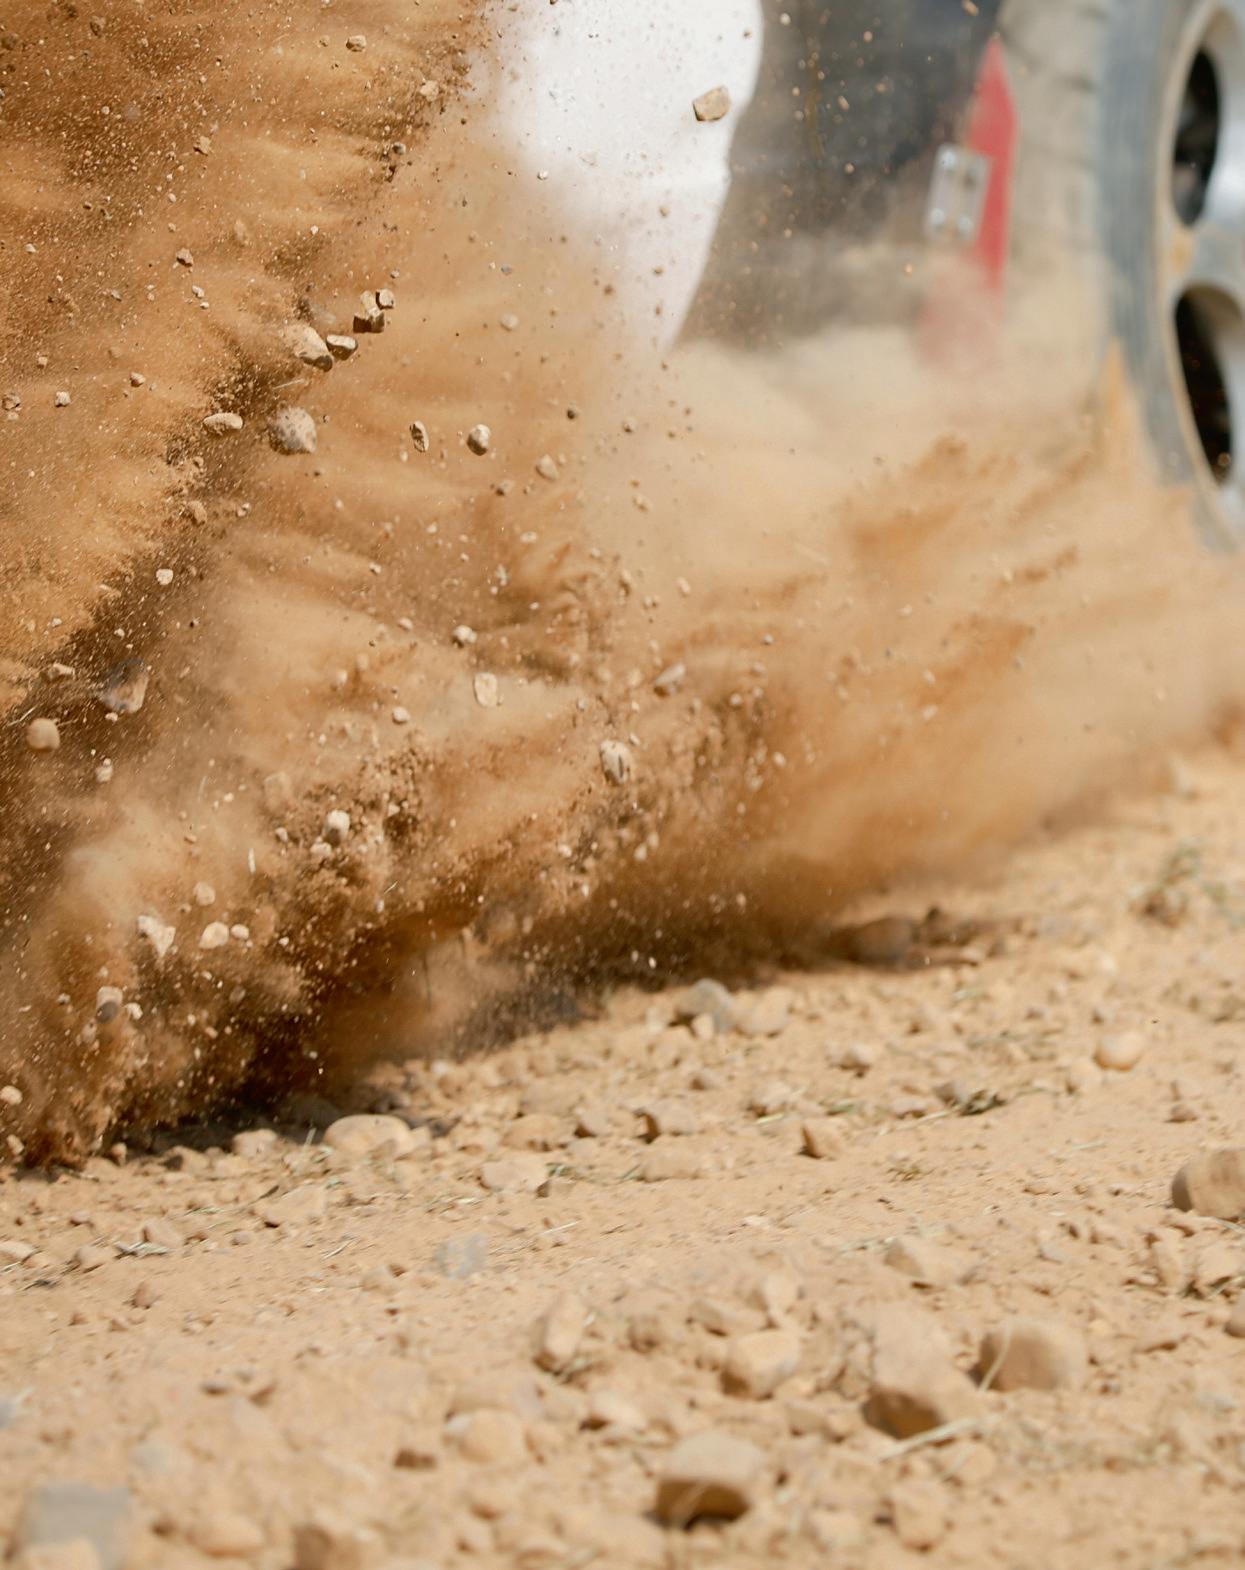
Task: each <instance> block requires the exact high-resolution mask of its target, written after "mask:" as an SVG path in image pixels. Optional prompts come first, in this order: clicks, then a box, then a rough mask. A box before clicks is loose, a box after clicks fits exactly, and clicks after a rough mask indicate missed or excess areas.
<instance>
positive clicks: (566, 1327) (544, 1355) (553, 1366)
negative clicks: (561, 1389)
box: [536, 1292, 588, 1374]
mask: <svg viewBox="0 0 1245 1570" xmlns="http://www.w3.org/2000/svg"><path fill="white" fill-rule="evenodd" d="M587 1324H588V1309H587V1306H586V1304H585V1303H584V1301H583V1299H582V1298H580V1297H578V1296H576V1294H575V1293H574V1292H563V1293H560V1294H559V1296H558V1297H557V1298H555V1299H554V1301H553V1303H552V1304H551V1305H550V1307H549V1309H548V1310H547V1311H546V1312H545V1314H544V1315H543V1316H542V1317H541V1319H540V1321H539V1323H538V1325H537V1327H536V1362H537V1364H538V1365H539V1366H540V1367H541V1368H543V1369H545V1370H547V1371H548V1372H549V1373H551V1374H561V1373H564V1372H565V1371H566V1370H567V1369H568V1368H569V1367H570V1365H571V1364H572V1363H573V1362H574V1360H575V1354H576V1353H577V1352H578V1351H579V1344H580V1342H581V1341H582V1340H583V1338H584V1331H585V1329H586V1328H587Z"/></svg>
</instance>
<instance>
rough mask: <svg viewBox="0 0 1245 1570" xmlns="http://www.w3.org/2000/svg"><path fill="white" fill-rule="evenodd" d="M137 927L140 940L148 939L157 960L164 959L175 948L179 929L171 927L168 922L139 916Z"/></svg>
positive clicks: (152, 917)
mask: <svg viewBox="0 0 1245 1570" xmlns="http://www.w3.org/2000/svg"><path fill="white" fill-rule="evenodd" d="M135 925H136V926H137V928H138V935H139V937H140V938H146V939H147V941H148V943H150V944H151V948H152V952H153V953H154V954H155V956H156V958H157V959H163V958H164V956H165V955H166V954H167V953H168V951H169V950H170V949H171V948H172V947H173V940H174V939H175V938H176V936H177V928H176V927H170V926H169V925H168V923H167V922H163V921H161V920H160V918H159V916H150V915H148V916H139V917H138V919H137V922H136V923H135Z"/></svg>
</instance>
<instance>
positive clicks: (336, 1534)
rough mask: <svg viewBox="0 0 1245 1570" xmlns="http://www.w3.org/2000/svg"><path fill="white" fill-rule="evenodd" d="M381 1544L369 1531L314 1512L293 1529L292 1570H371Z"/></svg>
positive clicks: (325, 1512)
mask: <svg viewBox="0 0 1245 1570" xmlns="http://www.w3.org/2000/svg"><path fill="white" fill-rule="evenodd" d="M382 1550H383V1544H382V1542H381V1540H380V1538H379V1537H378V1536H377V1535H376V1533H375V1532H373V1531H371V1530H370V1529H369V1528H368V1527H363V1526H356V1525H355V1524H354V1523H353V1522H351V1521H348V1520H346V1519H345V1517H344V1516H340V1515H338V1514H337V1512H336V1511H333V1510H317V1511H316V1513H315V1514H314V1515H313V1516H311V1517H310V1518H309V1519H308V1520H305V1521H301V1522H299V1523H298V1525H297V1526H295V1528H294V1565H295V1570H372V1567H373V1566H374V1565H375V1564H376V1563H377V1561H378V1560H379V1558H380V1555H381V1552H382Z"/></svg>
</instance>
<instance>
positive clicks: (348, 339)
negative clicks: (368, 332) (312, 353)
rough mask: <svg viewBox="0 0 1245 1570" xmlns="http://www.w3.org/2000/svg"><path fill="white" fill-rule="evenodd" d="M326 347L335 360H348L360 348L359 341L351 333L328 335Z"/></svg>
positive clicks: (326, 336)
mask: <svg viewBox="0 0 1245 1570" xmlns="http://www.w3.org/2000/svg"><path fill="white" fill-rule="evenodd" d="M324 346H325V348H326V349H327V350H328V351H329V353H330V354H331V355H332V356H333V358H334V359H335V360H348V359H349V358H350V356H351V355H352V354H354V352H355V350H356V349H358V347H359V340H358V339H357V338H354V337H352V336H351V335H350V334H349V333H327V334H326V335H325V338H324Z"/></svg>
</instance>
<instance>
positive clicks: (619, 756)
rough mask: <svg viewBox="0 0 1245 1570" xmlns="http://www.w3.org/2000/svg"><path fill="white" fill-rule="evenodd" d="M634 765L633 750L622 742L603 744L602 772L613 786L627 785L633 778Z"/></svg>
mask: <svg viewBox="0 0 1245 1570" xmlns="http://www.w3.org/2000/svg"><path fill="white" fill-rule="evenodd" d="M633 768H634V763H633V761H632V757H631V749H630V748H629V747H627V746H625V745H624V744H623V743H622V742H621V741H603V742H602V743H601V772H602V773H603V774H604V775H605V777H606V779H607V780H609V781H610V783H611V784H613V785H622V784H625V783H626V781H627V780H629V779H630V778H631V774H632V771H633Z"/></svg>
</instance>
